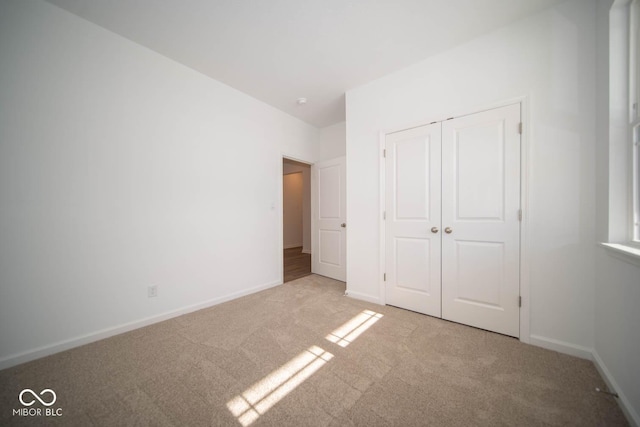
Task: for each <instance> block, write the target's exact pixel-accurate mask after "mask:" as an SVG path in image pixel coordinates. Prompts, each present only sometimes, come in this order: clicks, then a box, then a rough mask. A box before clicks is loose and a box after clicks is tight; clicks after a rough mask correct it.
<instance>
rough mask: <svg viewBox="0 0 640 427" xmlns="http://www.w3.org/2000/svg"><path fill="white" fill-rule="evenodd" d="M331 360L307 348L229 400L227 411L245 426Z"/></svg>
mask: <svg viewBox="0 0 640 427" xmlns="http://www.w3.org/2000/svg"><path fill="white" fill-rule="evenodd" d="M331 359H333V354H331V353H329V352H327V351H325V350H323V349H321V348H320V347H318V346H315V345H314V346H311V347H309V349H308V350H306V351H303V352H302V353H300V354H299V355H297V356H296V357H294V358H293V359H291V360H290V361H289V362H287V363H286V364H284V365H283V366H281V367H280V368H278V369H277V370H275V371H273V372H272V373H270V374H269V375H267V376H266V377H264V378H263V379H262V380H260V381H258V382H257V383H255V384H253V385H252V386H251V387H249V388H248V389H247V390H245V391H244V392H243V393H242V394H240V395H238V396H236V397H234V398H233V399H231V400H230V401H229V402H227V408H229V411H231V413H232V414H233V416H234V417H236V418H237V419H238V421H239V422H240V424H242V425H243V426H244V427H247V426H249V425H251V424H253V423H254V422H255V421H256V420H257V419H258V418H259V417H260V415H263V414H264V413H265V412H267V411H268V410H269V409H271V408H272V407H273V405H275V404H276V403H278V402H279V401H280V400H282V398H284V397H285V396H286V395H288V394H289V393H290V392H291V391H293V390H294V389H295V388H296V387H298V386H299V385H300V384H302V383H303V382H304V381H305V380H306V379H307V378H309V377H310V376H311V375H313V374H314V373H315V372H316V371H317V370H318V369H320V368H321V367H323V366H324V365H325V364H326V363H327V362H328V361H329V360H331Z"/></svg>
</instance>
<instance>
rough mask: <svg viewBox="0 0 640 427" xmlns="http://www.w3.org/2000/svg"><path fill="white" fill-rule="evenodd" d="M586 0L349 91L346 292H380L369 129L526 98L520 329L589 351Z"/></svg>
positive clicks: (591, 209)
mask: <svg viewBox="0 0 640 427" xmlns="http://www.w3.org/2000/svg"><path fill="white" fill-rule="evenodd" d="M594 64H595V3H594V2H593V1H579V0H575V1H569V2H566V3H562V4H560V5H559V6H557V7H554V8H552V9H548V10H546V11H544V12H542V13H540V14H538V15H535V16H532V17H530V18H528V19H526V20H523V21H519V22H516V23H514V24H512V25H510V26H508V27H506V28H503V29H502V30H499V31H496V32H493V33H491V34H488V35H486V36H483V37H480V38H477V39H475V40H473V41H471V42H469V43H466V44H464V45H461V46H459V47H457V48H454V49H452V50H449V51H447V52H444V53H442V54H439V55H436V56H434V57H431V58H429V59H426V60H424V61H422V62H420V63H417V64H415V65H413V66H411V67H408V68H406V69H404V70H402V71H399V72H396V73H393V74H390V75H388V76H386V77H384V78H381V79H379V80H376V81H374V82H372V83H370V84H367V85H364V86H361V87H358V88H356V89H353V90H351V91H349V92H347V182H348V189H347V212H348V223H349V224H350V226H349V228H348V230H347V232H348V241H349V246H348V260H347V263H348V266H349V268H348V276H347V288H348V292H349V294H350V295H352V296H355V297H359V298H363V299H368V300H372V301H380V299H381V292H380V279H381V277H380V275H379V274H378V271H379V270H378V266H379V265H380V264H379V263H380V262H381V259H380V256H379V241H380V240H379V239H380V236H379V224H380V221H381V219H380V218H381V214H380V206H379V195H380V186H379V174H380V171H379V161H380V157H379V156H380V152H379V133H380V132H383V131H392V130H400V129H403V128H408V127H411V126H416V125H419V124H424V123H428V122H430V121H434V120H440V119H446V118H447V117H451V116H454V115H458V114H464V113H471V112H474V111H478V110H481V109H484V108H486V107H489V106H494V105H497V104H501V103H504V102H506V101H508V100H513V99H516V98H518V97H526V102H525V116H524V125H525V130H524V132H525V135H524V139H525V141H526V145H525V154H526V157H527V161H528V170H527V169H525V173H526V174H527V175H526V176H525V183H526V185H527V191H528V207H527V208H526V210H525V218H524V221H525V222H526V225H527V229H528V233H527V235H526V236H525V245H526V246H525V256H526V257H527V258H526V264H525V265H526V266H528V270H526V271H525V281H526V283H524V284H523V286H525V287H526V286H527V284H528V289H529V290H530V294H526V293H525V294H523V296H524V298H525V301H524V305H525V309H526V308H529V310H530V312H529V313H530V336H524V337H523V339H525V340H530V341H531V342H533V343H536V344H539V345H544V346H547V347H551V348H562V349H563V350H565V351H569V352H572V353H573V354H577V355H581V356H583V357H588V356H589V355H590V349H591V348H592V347H593V306H594V277H595V267H594V261H595V190H594V188H595V179H594V177H595V170H594V161H595V160H594V150H595V142H596V141H595V137H594V132H595V125H594V117H595V70H594V68H595V67H594Z"/></svg>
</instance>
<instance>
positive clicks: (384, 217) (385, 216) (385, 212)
mask: <svg viewBox="0 0 640 427" xmlns="http://www.w3.org/2000/svg"><path fill="white" fill-rule="evenodd" d="M382 219H387V211H383V212H382Z"/></svg>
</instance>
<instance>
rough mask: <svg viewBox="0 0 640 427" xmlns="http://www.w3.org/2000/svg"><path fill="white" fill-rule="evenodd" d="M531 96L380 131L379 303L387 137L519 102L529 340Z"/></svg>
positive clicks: (524, 327) (523, 336) (523, 289)
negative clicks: (435, 122)
mask: <svg viewBox="0 0 640 427" xmlns="http://www.w3.org/2000/svg"><path fill="white" fill-rule="evenodd" d="M529 98H530V97H529V96H528V95H524V96H520V97H515V98H512V99H508V100H504V101H502V102H498V103H493V104H488V105H483V106H479V107H478V108H474V109H473V111H470V110H469V109H467V110H465V111H457V112H456V113H455V114H451V115H445V116H441V117H440V118H436V119H433V120H424V121H422V122H420V123H413V124H408V125H406V126H404V127H402V128H394V129H386V130H382V131H380V132H379V133H378V138H379V142H378V144H379V149H378V151H379V170H380V180H379V201H380V204H379V227H378V236H379V238H380V239H379V240H380V247H379V257H380V258H379V259H380V263H379V294H380V304H383V305H385V304H386V295H385V281H384V273H385V271H384V270H385V266H386V260H385V245H386V242H385V221H384V219H383V212H384V210H385V206H386V200H385V185H386V184H385V183H386V170H385V167H386V166H385V159H384V157H383V153H384V149H385V138H386V136H387V135H388V134H391V133H395V132H399V131H402V130H406V129H410V128H413V127H418V126H424V125H425V124H429V123H432V122H434V121H442V120H443V118H442V117H445V118H449V117H461V116H466V115H469V114H475V113H478V112H481V111H486V110H491V109H494V108H500V107H506V106H508V105H512V104H517V103H519V104H520V112H521V117H522V123H523V125H522V134H521V137H520V141H521V142H520V144H521V146H520V206H521V207H522V222H521V224H520V296H521V297H522V306H521V307H520V338H519V340H520V341H522V342H524V343H527V344H528V343H530V341H531V339H530V331H531V328H530V323H531V317H530V316H531V315H530V313H531V298H530V295H531V292H530V262H529V256H530V255H529V253H530V248H529V245H530V243H529V242H530V238H529V232H530V226H529V218H530V216H531V212H530V210H529V186H530V179H529V176H530V174H531V167H530V165H529V161H530V160H529V159H530V158H531V154H530V150H531V147H530V144H529V138H530V134H531V133H530V129H529V128H530V126H529V123H531V120H530V112H529V102H530V101H529Z"/></svg>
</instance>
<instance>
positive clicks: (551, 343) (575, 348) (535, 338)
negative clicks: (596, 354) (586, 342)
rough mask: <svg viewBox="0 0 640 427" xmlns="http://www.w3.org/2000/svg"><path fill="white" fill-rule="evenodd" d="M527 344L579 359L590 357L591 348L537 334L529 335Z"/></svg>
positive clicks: (589, 358)
mask: <svg viewBox="0 0 640 427" xmlns="http://www.w3.org/2000/svg"><path fill="white" fill-rule="evenodd" d="M529 344H532V345H535V346H538V347H542V348H546V349H548V350H553V351H557V352H558V353H564V354H568V355H570V356H575V357H579V358H581V359H588V360H591V359H592V352H593V349H591V348H587V347H583V346H580V345H576V344H570V343H568V342H564V341H559V340H555V339H553V338H547V337H541V336H539V335H530V336H529Z"/></svg>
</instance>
